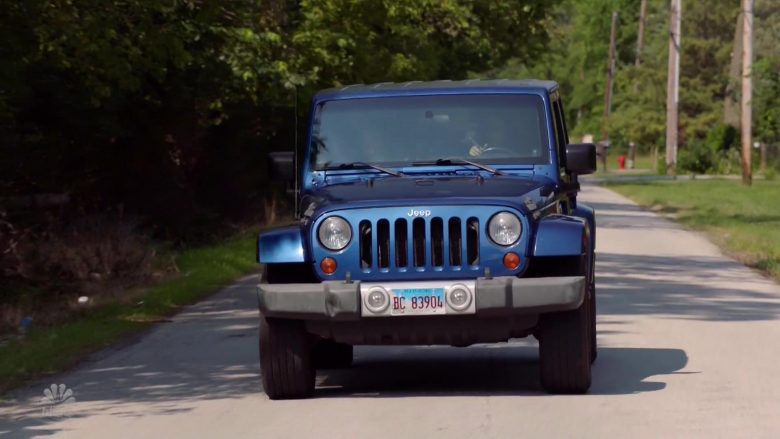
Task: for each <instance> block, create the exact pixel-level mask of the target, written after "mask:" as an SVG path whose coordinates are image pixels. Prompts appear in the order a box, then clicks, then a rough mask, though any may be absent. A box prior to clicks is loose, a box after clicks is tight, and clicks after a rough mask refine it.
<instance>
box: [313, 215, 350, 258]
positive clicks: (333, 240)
mask: <svg viewBox="0 0 780 439" xmlns="http://www.w3.org/2000/svg"><path fill="white" fill-rule="evenodd" d="M317 237H319V238H320V243H321V244H322V245H323V246H325V248H327V249H328V250H334V251H336V250H341V249H343V248H344V247H346V246H347V245H349V241H351V240H352V229H351V228H350V227H349V223H348V222H347V221H345V220H344V218H339V217H337V216H331V217H328V218H325V220H323V221H322V222H321V223H320V228H319V230H318V231H317Z"/></svg>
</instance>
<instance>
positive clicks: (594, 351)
mask: <svg viewBox="0 0 780 439" xmlns="http://www.w3.org/2000/svg"><path fill="white" fill-rule="evenodd" d="M598 356H599V349H598V341H597V340H596V285H595V283H592V284H591V285H590V362H591V363H593V362H594V361H596V358H598Z"/></svg>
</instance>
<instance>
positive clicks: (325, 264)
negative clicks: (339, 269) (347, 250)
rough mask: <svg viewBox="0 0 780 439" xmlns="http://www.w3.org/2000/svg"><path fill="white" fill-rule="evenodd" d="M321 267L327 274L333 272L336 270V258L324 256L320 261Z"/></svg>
mask: <svg viewBox="0 0 780 439" xmlns="http://www.w3.org/2000/svg"><path fill="white" fill-rule="evenodd" d="M320 268H321V269H322V272H323V273H325V274H333V273H335V272H336V260H335V259H333V258H323V259H322V262H320Z"/></svg>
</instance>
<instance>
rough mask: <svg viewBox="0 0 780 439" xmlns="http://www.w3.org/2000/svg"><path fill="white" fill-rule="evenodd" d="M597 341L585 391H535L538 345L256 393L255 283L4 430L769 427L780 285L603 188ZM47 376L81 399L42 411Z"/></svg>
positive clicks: (161, 331)
mask: <svg viewBox="0 0 780 439" xmlns="http://www.w3.org/2000/svg"><path fill="white" fill-rule="evenodd" d="M584 198H585V199H586V200H587V201H588V202H590V203H592V204H593V205H594V206H595V207H596V209H597V210H598V215H599V221H600V223H599V232H598V241H597V248H598V267H597V282H598V294H599V303H598V308H599V309H598V310H599V343H600V345H601V349H600V356H599V359H598V360H597V362H596V364H595V368H594V372H593V373H594V378H593V387H592V389H591V391H590V393H589V394H588V395H582V396H548V395H545V394H543V393H542V392H540V389H539V384H538V381H537V369H538V357H537V351H536V347H535V343H534V342H533V340H530V341H528V340H524V341H519V342H513V343H508V344H500V345H490V346H474V347H470V348H465V349H458V348H417V347H409V348H407V347H404V348H370V347H367V348H360V349H357V351H356V356H357V365H356V366H355V367H354V369H353V370H351V371H349V372H336V373H330V374H328V375H320V376H319V378H318V383H319V384H318V386H319V387H318V392H317V396H318V397H317V398H316V399H312V400H307V401H280V402H272V401H269V400H268V399H267V398H266V397H265V396H264V395H263V394H262V393H261V388H260V382H259V379H258V376H257V374H258V361H257V355H256V345H257V332H256V311H255V299H254V296H253V293H252V291H253V288H252V284H253V283H254V282H255V279H246V280H244V281H243V282H241V283H239V284H237V285H235V286H233V287H231V288H228V289H227V290H225V291H223V292H221V293H219V294H218V295H216V296H214V297H212V298H211V299H209V300H206V301H204V302H202V303H200V304H198V305H197V306H194V307H191V308H189V309H187V310H186V311H185V312H183V313H181V314H180V315H178V316H177V317H176V318H175V319H173V321H172V322H170V323H167V324H162V325H160V326H159V327H158V328H156V329H155V330H153V331H152V332H150V333H149V334H147V335H146V336H145V337H143V338H140V339H139V340H138V341H137V342H136V343H134V344H131V345H128V346H125V347H121V348H116V349H113V350H111V351H108V352H104V353H101V354H100V355H99V356H97V357H95V358H93V359H91V360H90V361H88V362H87V363H86V364H84V365H83V366H82V367H80V368H79V369H77V370H74V371H72V372H70V373H66V374H63V375H61V376H59V377H56V378H53V379H50V380H47V381H45V382H41V383H39V384H38V385H35V386H32V387H30V388H28V389H26V390H23V391H21V392H19V394H18V395H17V397H18V401H19V402H18V403H17V404H15V405H13V406H11V407H8V406H6V407H3V408H2V409H1V410H3V411H2V412H0V413H1V414H2V417H1V418H0V437H2V432H5V433H10V436H12V437H16V436H21V437H28V436H33V435H40V436H48V435H51V436H58V437H74V438H89V437H95V438H107V437H110V438H117V437H143V438H158V437H159V438H162V437H165V438H174V437H187V438H190V437H212V438H217V437H247V438H274V437H279V438H282V437H284V438H294V437H317V438H352V437H393V438H402V437H467V438H471V437H481V438H491V437H517V436H519V435H522V436H525V437H541V436H542V435H545V436H547V437H554V438H557V437H598V438H603V437H620V438H624V437H643V436H644V437H686V438H692V437H707V438H711V437H780V374H778V371H779V370H780V322H778V318H779V317H780V287H778V286H777V285H776V284H774V283H772V282H770V281H768V280H765V279H764V278H762V277H761V276H759V275H757V274H756V273H754V272H753V271H751V270H748V269H746V268H744V267H742V266H741V265H739V264H737V263H736V262H734V261H733V260H731V259H729V258H726V257H724V256H722V255H721V253H720V252H719V251H718V250H717V249H716V248H715V247H714V246H712V245H711V244H710V243H708V242H707V241H706V240H705V239H703V238H702V237H700V236H699V235H697V234H694V233H690V232H687V231H684V230H682V229H681V228H680V227H679V226H677V225H675V224H673V223H671V222H669V221H666V220H664V219H661V218H659V217H657V216H655V215H654V214H652V213H649V212H645V211H641V210H639V209H638V208H636V207H635V206H634V205H632V204H631V203H630V202H628V201H627V200H626V199H624V198H622V197H620V196H617V195H615V194H614V193H612V192H609V191H607V190H606V189H602V188H599V187H586V188H585V191H584ZM51 382H56V383H64V384H66V385H67V386H68V387H70V388H71V389H73V391H74V394H75V398H76V400H77V401H76V402H75V403H71V404H63V405H62V406H60V409H59V412H55V413H54V414H53V415H54V416H44V414H42V412H41V409H42V406H41V405H40V403H39V400H40V397H41V395H42V393H41V392H42V390H43V387H44V386H45V385H48V384H50V383H51Z"/></svg>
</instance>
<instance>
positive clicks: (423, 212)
mask: <svg viewBox="0 0 780 439" xmlns="http://www.w3.org/2000/svg"><path fill="white" fill-rule="evenodd" d="M406 216H409V217H417V216H423V217H426V216H431V211H430V210H427V209H426V210H416V209H409V212H406Z"/></svg>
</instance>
